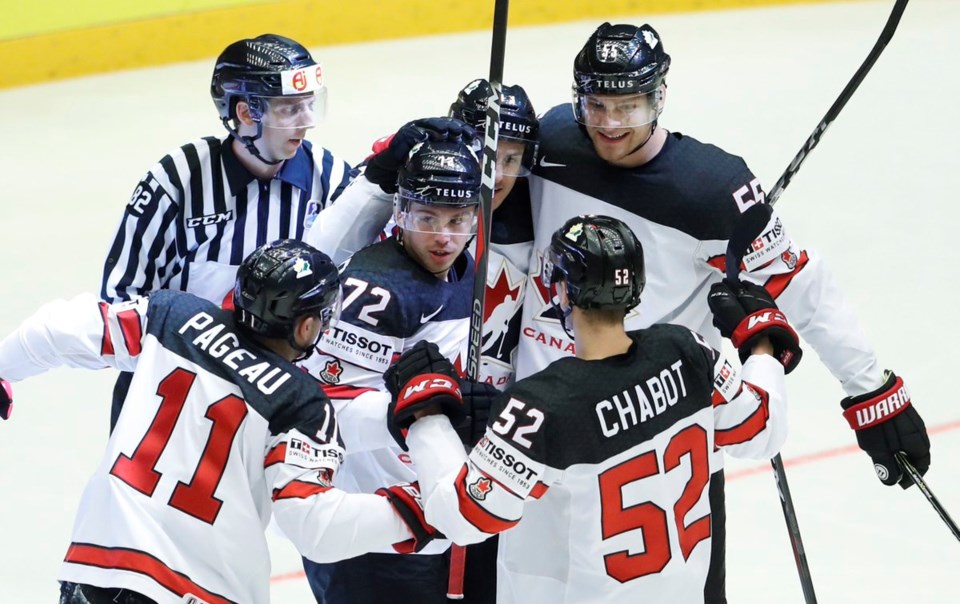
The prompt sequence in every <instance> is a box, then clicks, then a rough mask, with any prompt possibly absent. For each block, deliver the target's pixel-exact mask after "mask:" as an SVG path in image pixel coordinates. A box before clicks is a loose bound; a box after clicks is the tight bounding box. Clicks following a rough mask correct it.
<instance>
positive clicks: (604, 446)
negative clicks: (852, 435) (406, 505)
mask: <svg viewBox="0 0 960 604" xmlns="http://www.w3.org/2000/svg"><path fill="white" fill-rule="evenodd" d="M631 338H632V339H633V340H634V344H633V346H631V348H630V350H629V351H628V352H627V353H625V354H623V355H617V356H614V357H610V358H607V359H603V360H598V361H585V360H581V359H577V358H569V357H568V358H564V359H561V360H558V361H556V362H554V363H553V364H551V365H550V366H549V367H548V368H547V369H546V370H544V371H542V372H540V373H537V374H535V375H533V376H530V377H528V378H526V379H523V380H520V381H518V382H517V383H516V384H514V385H513V386H512V387H511V388H509V389H508V390H507V391H506V392H505V393H504V395H503V396H501V397H500V398H499V399H498V400H497V401H496V402H495V403H494V406H493V409H491V420H492V421H491V424H490V426H489V427H488V429H487V432H486V434H485V436H484V437H483V438H482V439H481V440H480V442H479V443H478V444H477V446H476V447H475V448H474V449H473V451H472V452H471V453H470V455H469V458H468V457H467V456H466V454H465V453H464V452H463V449H462V447H461V445H460V441H459V440H458V439H457V436H456V433H455V432H454V430H453V428H452V427H451V426H450V422H449V421H448V420H447V419H446V417H444V416H441V415H437V416H430V417H426V418H423V419H421V420H419V421H417V422H415V423H414V424H413V426H412V427H411V428H410V431H409V434H408V437H407V442H408V444H409V446H410V453H411V455H412V456H413V459H414V461H415V462H416V465H417V469H418V475H419V478H420V487H421V492H422V494H423V498H424V507H425V511H426V517H427V520H428V522H430V523H431V524H432V525H434V526H436V527H437V528H438V529H439V530H441V531H442V532H443V533H444V534H445V535H447V536H448V537H449V538H451V539H452V540H453V541H454V542H456V543H460V544H466V543H472V542H476V541H480V540H482V539H484V538H486V537H488V536H489V535H491V534H495V533H502V535H501V536H500V558H499V560H498V567H497V602H499V603H501V604H512V603H520V602H523V603H540V602H542V603H544V604H562V603H571V604H572V603H577V604H581V603H590V602H598V603H599V602H603V603H608V604H612V603H615V602H658V603H660V602H662V603H668V602H669V603H672V602H683V603H684V604H695V603H696V602H703V601H704V585H705V581H706V576H707V569H708V565H709V558H710V544H711V517H710V514H711V511H710V500H709V495H708V488H707V485H708V483H709V480H710V475H711V473H712V472H714V471H716V469H717V468H716V467H715V464H716V463H717V456H715V455H712V454H711V453H712V451H713V450H714V448H715V447H719V448H722V449H723V450H725V451H727V452H729V453H731V454H733V455H735V456H738V457H751V458H769V457H772V456H773V455H775V454H776V453H777V451H778V450H779V448H780V447H781V446H782V444H783V442H784V440H785V438H786V406H785V405H786V401H785V395H784V384H783V382H784V379H783V367H782V366H781V365H780V364H779V363H778V362H777V361H776V360H774V359H773V358H772V357H770V356H759V357H757V356H754V357H751V358H750V359H749V360H748V361H747V362H746V363H745V365H744V368H743V379H742V380H741V378H740V375H739V373H738V371H737V369H736V367H735V365H732V364H730V363H729V362H728V361H726V359H724V358H723V357H722V356H720V355H719V354H718V353H716V352H715V351H714V350H713V349H711V348H710V347H709V346H708V345H707V344H706V343H705V341H704V340H703V339H702V338H700V336H698V335H696V334H693V333H692V332H690V331H689V330H687V329H685V328H683V327H678V326H674V325H658V326H654V327H652V328H650V329H646V330H642V331H638V332H632V333H631ZM494 418H496V419H495V420H494Z"/></svg>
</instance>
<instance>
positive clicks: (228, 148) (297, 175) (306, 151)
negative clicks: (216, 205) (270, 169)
mask: <svg viewBox="0 0 960 604" xmlns="http://www.w3.org/2000/svg"><path fill="white" fill-rule="evenodd" d="M221 147H222V151H221V155H222V157H223V168H224V170H225V171H226V173H227V182H229V183H230V192H231V194H233V195H236V194H237V192H239V191H242V190H243V189H245V188H246V187H247V185H248V184H250V182H251V181H253V180H257V177H256V176H254V175H253V174H251V173H250V171H249V170H247V169H246V168H244V167H243V164H241V163H240V160H239V159H237V155H236V153H234V152H233V137H232V136H229V135H228V136H227V138H226V139H224V140H223V141H222V145H221ZM312 155H313V150H312V147H311V145H310V143H309V142H308V141H303V144H302V145H301V146H300V148H299V149H297V154H296V155H294V156H293V157H292V158H290V159H288V160H287V161H285V162H283V165H282V166H280V171H279V172H277V175H276V176H274V177H273V178H274V179H277V180H280V181H282V182H285V183H287V184H289V185H292V186H294V187H297V188H298V189H300V190H301V191H307V190H309V188H310V181H311V179H312V178H313V159H312Z"/></svg>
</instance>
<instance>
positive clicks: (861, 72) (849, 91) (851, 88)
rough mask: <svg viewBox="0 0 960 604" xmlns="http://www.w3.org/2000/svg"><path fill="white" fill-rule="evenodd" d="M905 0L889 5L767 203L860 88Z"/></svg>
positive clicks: (776, 196)
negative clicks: (870, 42) (873, 37)
mask: <svg viewBox="0 0 960 604" xmlns="http://www.w3.org/2000/svg"><path fill="white" fill-rule="evenodd" d="M907 2H909V0H897V2H896V4H894V5H893V10H892V11H891V12H890V16H889V17H888V18H887V24H886V25H885V26H884V27H883V31H882V32H880V37H879V38H877V43H876V44H874V45H873V49H872V50H871V51H870V54H869V55H867V58H866V60H865V61H864V62H863V64H862V65H860V69H858V70H857V73H855V74H854V75H853V78H852V79H851V80H850V81H849V82H847V85H846V87H845V88H844V89H843V92H841V93H840V96H839V97H837V100H836V101H834V102H833V105H832V106H831V107H830V110H829V111H827V114H826V115H825V116H823V119H822V120H820V123H819V124H817V127H816V128H814V129H813V134H811V135H810V138H808V139H807V142H805V143H804V144H803V147H801V148H800V151H799V152H798V153H797V154H796V156H794V158H793V161H792V162H790V165H789V166H787V169H786V170H785V171H784V173H783V175H782V176H781V177H780V180H778V181H777V184H775V185H773V189H771V190H770V192H769V193H768V194H767V203H768V204H770V205H774V204H775V203H777V200H778V199H780V195H781V194H782V193H783V191H784V189H786V188H787V185H789V184H790V181H791V180H792V179H793V177H794V176H795V175H796V174H797V172H798V171H799V170H800V166H802V165H803V162H804V160H806V159H807V155H809V154H810V152H811V151H813V149H814V147H816V146H817V144H818V143H819V142H820V137H822V136H823V134H824V132H826V131H827V128H828V127H829V126H830V124H831V123H832V122H833V120H835V119H837V116H838V115H840V111H841V110H842V109H843V108H844V106H845V105H846V104H847V101H849V100H850V97H852V96H853V93H854V92H856V90H857V88H859V87H860V83H861V82H863V80H864V78H866V77H867V73H869V72H870V69H871V68H872V67H873V64H874V63H876V62H877V59H878V58H880V53H882V52H883V49H884V48H886V47H887V44H888V43H889V42H890V40H891V39H892V38H893V33H894V32H895V31H897V25H899V24H900V17H901V16H903V11H904V10H905V9H906V8H907Z"/></svg>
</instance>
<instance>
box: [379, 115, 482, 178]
mask: <svg viewBox="0 0 960 604" xmlns="http://www.w3.org/2000/svg"><path fill="white" fill-rule="evenodd" d="M476 134H477V133H476V130H474V129H473V128H472V127H471V126H469V125H467V124H465V123H463V122H461V121H460V120H455V119H453V118H449V117H428V118H424V119H419V120H414V121H412V122H407V123H406V124H404V125H403V126H401V127H400V129H399V130H397V132H396V134H393V135H391V136H389V137H387V138H386V139H381V140H380V141H377V142H376V143H374V145H373V150H374V155H372V156H371V157H370V158H369V159H368V160H367V168H366V171H365V172H364V175H365V176H366V178H367V180H369V181H370V182H372V183H373V184H375V185H379V186H380V188H381V189H383V191H384V192H385V193H390V194H391V195H392V194H393V193H396V192H397V175H398V173H399V171H400V168H401V167H402V166H403V164H404V163H406V161H407V157H408V156H409V155H410V151H411V150H412V149H413V148H414V147H415V146H416V145H417V144H418V143H422V142H424V141H426V140H427V139H431V140H458V139H459V140H470V139H473V138H474V137H476Z"/></svg>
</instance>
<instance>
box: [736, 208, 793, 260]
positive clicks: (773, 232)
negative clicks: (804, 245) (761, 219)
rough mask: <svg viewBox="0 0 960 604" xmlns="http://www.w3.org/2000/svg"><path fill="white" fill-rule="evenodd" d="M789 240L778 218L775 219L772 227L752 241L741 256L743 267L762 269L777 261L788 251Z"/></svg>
mask: <svg viewBox="0 0 960 604" xmlns="http://www.w3.org/2000/svg"><path fill="white" fill-rule="evenodd" d="M790 245H791V241H790V238H789V237H787V234H786V231H785V230H784V228H783V223H782V222H780V218H775V219H774V222H773V226H772V227H770V228H768V229H767V230H765V231H764V232H763V233H761V234H760V236H759V237H757V238H756V239H754V240H753V242H752V243H751V244H750V248H749V249H748V250H746V254H744V256H743V265H744V266H745V267H746V268H747V270H754V269H757V268H760V267H763V266H765V265H767V264H769V263H770V262H773V261H774V260H776V259H777V257H778V256H780V255H781V254H783V253H784V252H785V251H789V249H790Z"/></svg>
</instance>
